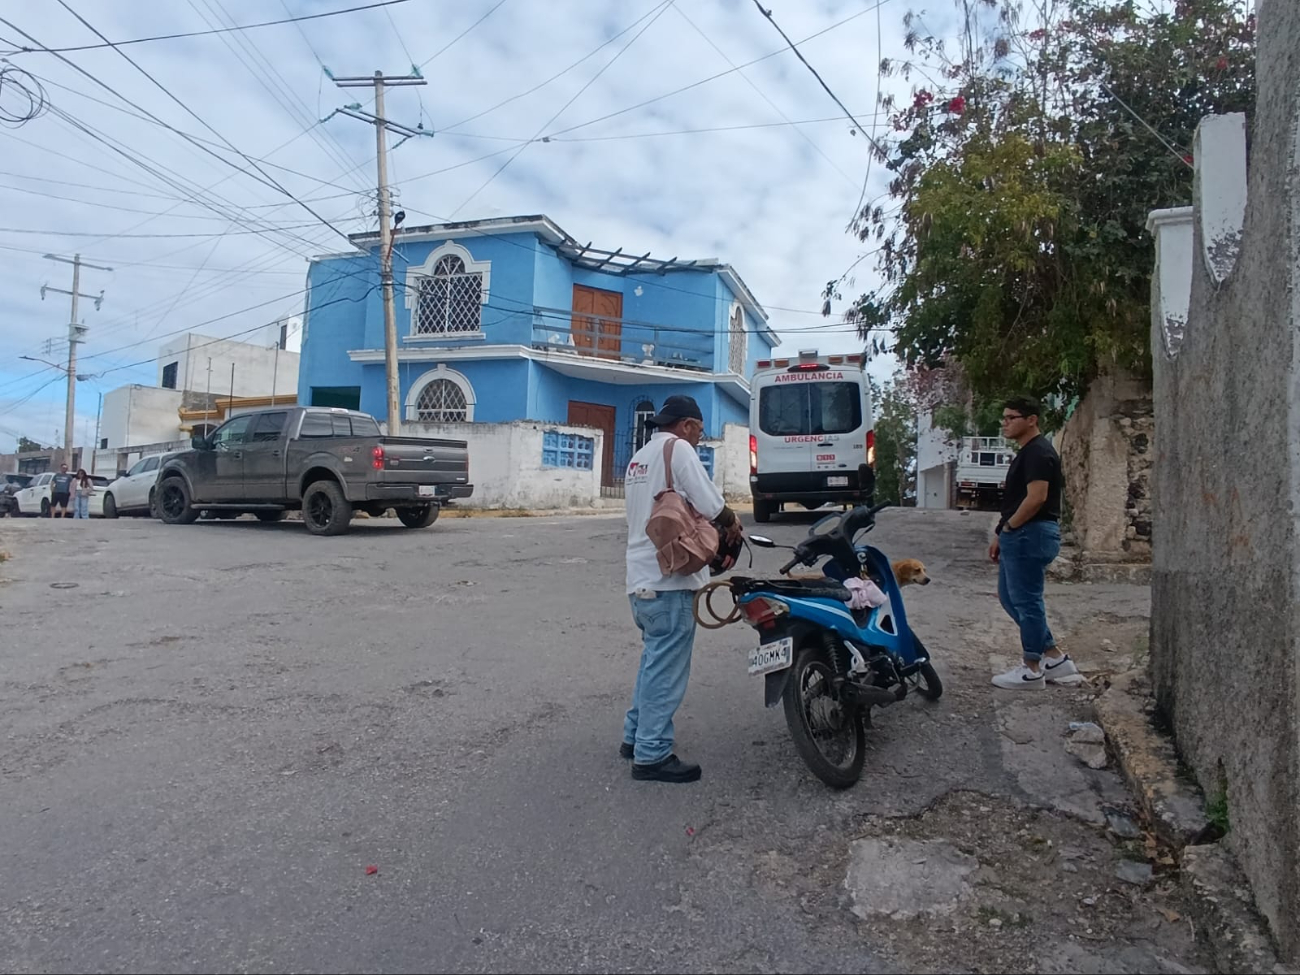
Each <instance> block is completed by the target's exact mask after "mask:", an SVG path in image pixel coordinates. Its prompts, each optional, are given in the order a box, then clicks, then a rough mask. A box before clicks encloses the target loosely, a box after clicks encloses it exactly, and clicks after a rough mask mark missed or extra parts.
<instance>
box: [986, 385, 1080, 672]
mask: <svg viewBox="0 0 1300 975" xmlns="http://www.w3.org/2000/svg"><path fill="white" fill-rule="evenodd" d="M1041 412H1042V409H1041V407H1040V406H1039V405H1038V401H1037V400H1034V399H1031V398H1029V397H1027V396H1026V397H1017V398H1015V399H1010V400H1007V402H1006V403H1005V404H1003V407H1002V432H1003V435H1004V436H1005V437H1007V439H1009V440H1014V441H1016V443H1018V444H1019V445H1020V450H1019V451H1018V452H1017V454H1016V457H1015V459H1014V460H1013V461H1012V462H1011V469H1010V470H1009V471H1007V483H1006V487H1005V488H1004V489H1003V492H1002V517H1001V519H1000V520H999V521H998V527H997V531H996V535H995V537H994V539H993V543H992V544H991V545H990V546H989V558H990V559H992V560H993V561H994V562H996V563H997V564H998V600H999V601H1000V602H1001V603H1002V608H1003V609H1005V610H1006V611H1007V615H1008V616H1010V617H1011V619H1012V620H1013V621H1014V622H1015V624H1016V625H1017V626H1018V627H1020V647H1021V650H1022V651H1023V653H1024V662H1023V663H1022V664H1020V665H1019V666H1017V667H1013V668H1012V669H1011V670H1009V671H1007V672H1006V673H1005V674H998V675H997V676H996V677H994V678H993V683H994V685H995V686H997V687H1004V688H1008V689H1014V690H1036V689H1040V688H1042V686H1043V685H1044V684H1045V683H1046V682H1048V681H1056V680H1059V679H1060V678H1062V677H1070V676H1072V675H1074V674H1077V673H1078V672H1079V670H1078V668H1077V667H1075V665H1074V661H1073V660H1071V659H1070V657H1069V655H1068V654H1065V653H1062V652H1061V650H1060V649H1059V648H1058V647H1057V646H1056V639H1055V638H1054V637H1053V636H1052V631H1051V630H1050V629H1049V628H1048V626H1047V606H1046V605H1045V604H1044V602H1043V586H1044V583H1045V582H1046V578H1047V567H1048V566H1049V565H1051V564H1052V560H1053V559H1055V558H1056V556H1057V555H1059V554H1060V551H1061V528H1060V519H1061V488H1062V487H1063V485H1064V478H1063V477H1062V476H1061V458H1060V457H1059V456H1058V455H1057V453H1056V450H1055V448H1053V447H1052V445H1051V443H1050V442H1049V441H1048V439H1047V438H1046V437H1044V436H1043V435H1042V433H1041V432H1040V431H1039V429H1038V418H1039V414H1040V413H1041Z"/></svg>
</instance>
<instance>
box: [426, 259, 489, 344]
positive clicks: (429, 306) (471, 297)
mask: <svg viewBox="0 0 1300 975" xmlns="http://www.w3.org/2000/svg"><path fill="white" fill-rule="evenodd" d="M419 282H420V283H419V286H418V288H419V299H418V301H417V302H416V306H415V320H414V322H413V323H412V325H413V328H412V334H414V335H443V334H457V333H462V332H478V331H481V330H482V320H481V312H482V309H483V275H482V273H480V272H478V271H467V270H465V262H464V261H462V260H461V259H460V258H459V257H457V256H456V255H454V254H448V255H446V256H445V257H441V258H439V259H438V262H437V263H436V264H435V265H434V266H433V273H432V274H429V275H426V276H422V277H421V278H420V279H419Z"/></svg>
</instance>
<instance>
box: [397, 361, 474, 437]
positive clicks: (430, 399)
mask: <svg viewBox="0 0 1300 975" xmlns="http://www.w3.org/2000/svg"><path fill="white" fill-rule="evenodd" d="M406 419H407V420H409V421H411V422H413V423H470V422H473V420H474V387H473V386H471V385H470V382H469V380H468V379H467V378H465V376H463V375H461V374H460V373H458V372H455V371H453V370H451V369H448V368H447V367H446V366H438V367H437V368H436V369H430V370H429V371H428V372H426V373H425V374H424V375H423V376H421V377H420V378H419V379H417V380H416V381H415V382H414V383H412V384H411V389H410V392H409V393H407V396H406Z"/></svg>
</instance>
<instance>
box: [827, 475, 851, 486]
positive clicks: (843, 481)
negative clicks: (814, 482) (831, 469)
mask: <svg viewBox="0 0 1300 975" xmlns="http://www.w3.org/2000/svg"><path fill="white" fill-rule="evenodd" d="M826 486H827V487H848V486H849V479H848V478H847V477H828V478H826Z"/></svg>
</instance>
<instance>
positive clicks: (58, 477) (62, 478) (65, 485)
mask: <svg viewBox="0 0 1300 975" xmlns="http://www.w3.org/2000/svg"><path fill="white" fill-rule="evenodd" d="M74 477H75V475H73V474H64V473H62V472H60V473H58V474H55V475H54V477H53V478H52V479H51V480H50V493H51V494H70V493H71V492H72V481H73V478H74Z"/></svg>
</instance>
